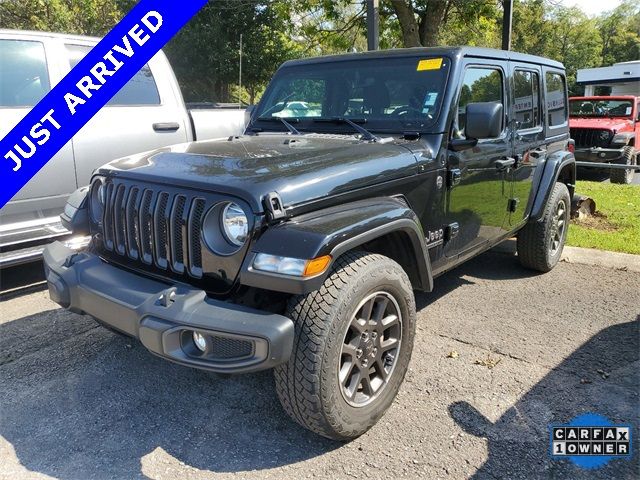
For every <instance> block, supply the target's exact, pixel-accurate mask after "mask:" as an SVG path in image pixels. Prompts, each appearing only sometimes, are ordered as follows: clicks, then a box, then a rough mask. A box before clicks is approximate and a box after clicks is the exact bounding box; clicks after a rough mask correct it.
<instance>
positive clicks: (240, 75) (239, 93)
mask: <svg viewBox="0 0 640 480" xmlns="http://www.w3.org/2000/svg"><path fill="white" fill-rule="evenodd" d="M240 109H242V34H240V69H239V72H238V110H240Z"/></svg>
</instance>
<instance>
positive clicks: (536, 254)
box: [517, 182, 571, 272]
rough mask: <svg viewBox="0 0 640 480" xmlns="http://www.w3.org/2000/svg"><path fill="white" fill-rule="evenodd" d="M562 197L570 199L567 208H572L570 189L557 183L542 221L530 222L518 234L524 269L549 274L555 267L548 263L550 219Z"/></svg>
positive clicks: (519, 251) (519, 254)
mask: <svg viewBox="0 0 640 480" xmlns="http://www.w3.org/2000/svg"><path fill="white" fill-rule="evenodd" d="M562 196H565V197H566V198H568V199H569V201H568V202H567V208H571V199H570V198H569V189H568V188H567V186H566V185H565V184H564V183H560V182H556V184H555V185H554V187H553V191H552V192H551V194H550V195H549V199H548V200H547V204H546V205H545V207H544V213H543V215H542V219H541V220H542V221H530V222H528V223H527V224H526V225H525V226H524V227H523V228H522V229H521V230H520V231H519V232H518V241H517V249H518V259H519V260H520V264H521V265H522V266H523V267H525V268H529V269H532V270H538V271H539V272H548V271H550V270H551V269H552V268H553V267H554V266H555V264H553V265H550V264H549V261H548V251H547V233H548V228H549V223H550V222H549V217H550V216H551V215H553V213H554V212H553V210H554V208H555V206H556V203H557V201H558V200H559V199H560V197H562Z"/></svg>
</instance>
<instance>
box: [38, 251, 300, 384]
mask: <svg viewBox="0 0 640 480" xmlns="http://www.w3.org/2000/svg"><path fill="white" fill-rule="evenodd" d="M44 265H45V274H46V277H47V283H48V285H49V295H50V296H51V299H52V300H53V301H54V302H56V303H58V304H60V305H61V306H63V307H64V308H68V309H69V310H71V311H73V312H76V313H81V314H89V315H91V316H93V317H94V318H95V319H96V320H97V321H98V322H100V323H103V324H105V325H106V326H108V327H110V328H113V329H115V330H118V331H120V332H122V333H125V334H127V335H131V336H133V337H136V338H138V339H139V340H140V341H141V342H142V344H143V345H144V346H145V347H146V348H147V349H148V350H149V351H151V352H152V353H154V354H156V355H159V356H161V357H163V358H165V359H167V360H171V361H173V362H176V363H180V364H182V365H187V366H190V367H195V368H201V369H205V370H210V371H215V372H222V373H245V372H251V371H256V370H264V369H266V368H272V367H274V366H276V365H279V364H281V363H283V362H286V361H287V360H288V359H289V356H290V355H291V349H292V345H293V335H294V333H293V330H294V329H293V322H292V321H291V319H289V318H286V317H284V316H282V315H277V314H273V313H269V312H265V311H261V310H256V309H252V308H248V307H244V306H241V305H236V304H232V303H228V302H223V301H220V300H215V299H212V298H209V297H208V296H207V294H206V293H205V292H204V291H203V290H199V289H196V288H193V287H191V286H189V285H184V284H167V283H162V282H159V281H157V280H153V279H150V278H146V277H143V276H140V275H136V274H134V273H131V272H129V271H126V270H123V269H120V268H117V267H114V266H112V265H109V264H108V263H105V262H103V261H102V260H101V259H100V258H98V257H97V256H95V255H93V254H90V253H84V252H83V253H75V252H73V251H72V250H70V249H69V248H67V247H65V246H64V245H62V244H61V243H59V242H55V243H52V244H51V245H49V246H47V248H46V249H45V250H44ZM194 331H197V332H199V333H201V334H202V335H204V336H205V338H206V339H207V348H206V349H205V351H204V352H201V351H200V350H198V349H197V348H196V347H195V344H194V343H193V340H192V338H193V332H194Z"/></svg>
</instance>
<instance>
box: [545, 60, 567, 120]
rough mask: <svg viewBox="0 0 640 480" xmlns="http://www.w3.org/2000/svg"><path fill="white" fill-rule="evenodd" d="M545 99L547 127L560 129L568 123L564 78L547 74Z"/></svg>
mask: <svg viewBox="0 0 640 480" xmlns="http://www.w3.org/2000/svg"><path fill="white" fill-rule="evenodd" d="M545 87H546V91H545V97H546V102H547V125H548V126H549V127H558V126H560V125H564V124H565V123H567V102H566V91H567V89H566V88H565V85H564V77H563V76H562V75H560V74H559V73H554V72H547V73H546V74H545Z"/></svg>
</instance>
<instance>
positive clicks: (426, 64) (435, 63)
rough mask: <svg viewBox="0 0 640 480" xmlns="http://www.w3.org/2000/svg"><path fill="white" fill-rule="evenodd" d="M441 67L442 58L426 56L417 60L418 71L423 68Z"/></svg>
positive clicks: (437, 68)
mask: <svg viewBox="0 0 640 480" xmlns="http://www.w3.org/2000/svg"><path fill="white" fill-rule="evenodd" d="M440 67H442V58H427V59H425V60H420V61H419V62H418V68H416V70H417V71H418V72H422V71H424V70H439V69H440Z"/></svg>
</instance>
